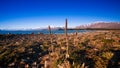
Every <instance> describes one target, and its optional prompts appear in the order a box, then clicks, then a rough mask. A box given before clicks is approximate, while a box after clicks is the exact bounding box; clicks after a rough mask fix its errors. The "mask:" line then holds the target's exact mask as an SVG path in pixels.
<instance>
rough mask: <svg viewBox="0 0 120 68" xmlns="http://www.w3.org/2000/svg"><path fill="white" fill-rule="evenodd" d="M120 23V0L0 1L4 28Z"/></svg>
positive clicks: (1, 27)
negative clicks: (101, 22)
mask: <svg viewBox="0 0 120 68" xmlns="http://www.w3.org/2000/svg"><path fill="white" fill-rule="evenodd" d="M66 18H67V19H68V23H69V27H75V26H79V25H82V24H89V23H94V22H96V21H105V22H120V0H0V29H31V28H32V29H35V28H45V27H47V26H48V25H51V26H53V27H59V26H60V27H62V26H64V22H65V19H66Z"/></svg>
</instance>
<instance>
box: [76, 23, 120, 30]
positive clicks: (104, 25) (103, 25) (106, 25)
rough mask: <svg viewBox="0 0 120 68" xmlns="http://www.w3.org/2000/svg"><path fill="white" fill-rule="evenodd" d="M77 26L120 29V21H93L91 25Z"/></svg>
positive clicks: (82, 26)
mask: <svg viewBox="0 0 120 68" xmlns="http://www.w3.org/2000/svg"><path fill="white" fill-rule="evenodd" d="M77 28H92V29H93V28H97V29H120V23H115V22H110V23H105V22H100V23H93V24H90V25H81V26H78V27H77Z"/></svg>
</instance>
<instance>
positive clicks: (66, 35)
mask: <svg viewBox="0 0 120 68" xmlns="http://www.w3.org/2000/svg"><path fill="white" fill-rule="evenodd" d="M67 26H68V22H67V19H66V21H65V37H66V45H67V49H66V58H68V57H69V52H68V50H69V47H68V34H67Z"/></svg>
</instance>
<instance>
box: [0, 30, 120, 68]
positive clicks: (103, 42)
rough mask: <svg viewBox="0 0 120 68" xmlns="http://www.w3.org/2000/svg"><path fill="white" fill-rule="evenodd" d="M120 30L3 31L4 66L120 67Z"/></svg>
mask: <svg viewBox="0 0 120 68" xmlns="http://www.w3.org/2000/svg"><path fill="white" fill-rule="evenodd" d="M119 56H120V31H119V30H116V31H113V30H111V31H110V30H109V31H106V30H105V31H91V32H83V33H73V34H68V35H67V36H66V35H64V34H52V35H49V34H26V35H25V34H24V35H13V34H8V35H0V68H13V67H15V68H42V67H43V68H120V57H119Z"/></svg>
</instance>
